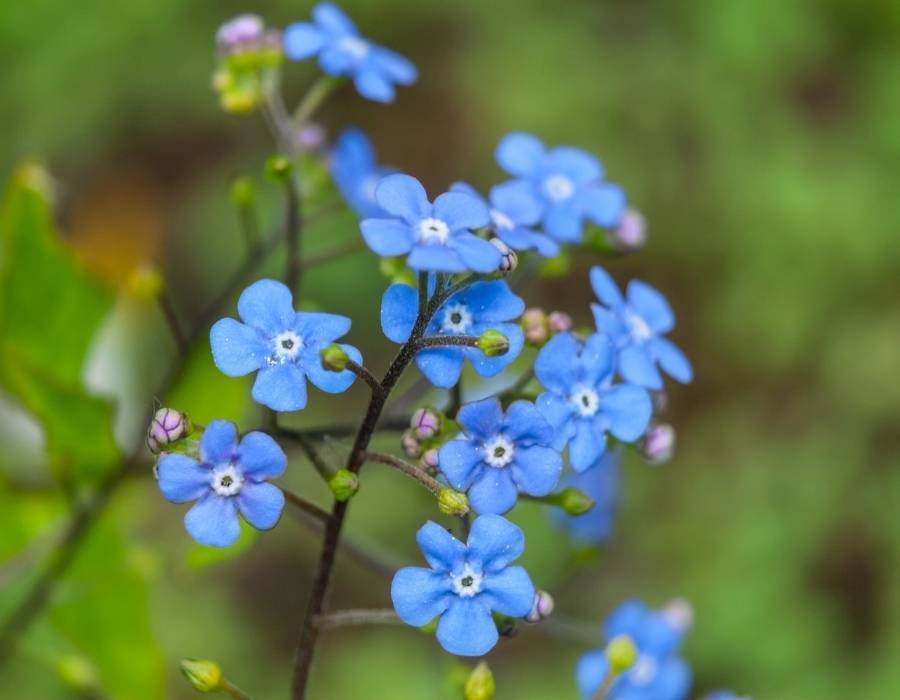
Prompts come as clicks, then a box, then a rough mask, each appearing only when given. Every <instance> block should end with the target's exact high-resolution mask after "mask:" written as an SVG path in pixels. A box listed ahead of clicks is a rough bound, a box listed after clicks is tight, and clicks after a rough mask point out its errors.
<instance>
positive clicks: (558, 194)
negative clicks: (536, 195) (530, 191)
mask: <svg viewBox="0 0 900 700" xmlns="http://www.w3.org/2000/svg"><path fill="white" fill-rule="evenodd" d="M544 193H545V194H546V195H547V198H548V199H550V201H551V202H561V201H563V200H564V199H569V198H570V197H571V196H572V195H573V194H575V183H574V182H572V181H571V180H570V179H569V178H567V177H566V176H565V175H559V174H557V175H551V176H550V177H548V178H547V179H546V180H544Z"/></svg>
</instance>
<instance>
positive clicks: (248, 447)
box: [237, 431, 287, 481]
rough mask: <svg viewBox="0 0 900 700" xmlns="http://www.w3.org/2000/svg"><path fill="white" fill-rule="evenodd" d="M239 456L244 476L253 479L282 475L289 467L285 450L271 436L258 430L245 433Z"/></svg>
mask: <svg viewBox="0 0 900 700" xmlns="http://www.w3.org/2000/svg"><path fill="white" fill-rule="evenodd" d="M237 458H238V464H240V465H241V471H242V472H243V473H244V476H245V477H247V478H248V479H251V480H253V481H261V480H263V479H272V478H274V477H277V476H281V475H282V474H284V470H285V469H286V468H287V456H286V455H285V454H284V450H282V449H281V447H279V446H278V443H277V442H275V440H273V439H272V437H271V436H269V435H267V434H266V433H261V432H258V431H254V432H252V433H247V434H246V435H244V438H243V439H242V440H241V444H240V445H238V449H237Z"/></svg>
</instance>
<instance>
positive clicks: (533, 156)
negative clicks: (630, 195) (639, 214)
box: [495, 133, 625, 243]
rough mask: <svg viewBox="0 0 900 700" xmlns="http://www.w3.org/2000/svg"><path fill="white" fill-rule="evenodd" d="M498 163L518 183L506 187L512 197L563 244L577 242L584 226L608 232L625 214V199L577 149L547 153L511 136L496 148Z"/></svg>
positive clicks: (595, 162) (599, 167)
mask: <svg viewBox="0 0 900 700" xmlns="http://www.w3.org/2000/svg"><path fill="white" fill-rule="evenodd" d="M495 155H496V158H497V162H498V163H499V164H500V166H501V167H502V168H503V169H504V170H506V172H508V173H509V174H510V175H512V176H513V177H515V178H517V179H515V180H513V181H512V182H510V183H507V185H506V186H505V187H507V188H508V190H509V192H508V193H507V195H506V196H508V197H511V196H512V193H513V192H515V193H516V195H517V196H521V197H527V198H529V199H531V200H532V201H533V202H534V203H535V204H536V205H537V206H539V207H540V209H541V212H542V217H541V218H542V222H543V226H544V231H546V232H547V233H548V234H549V235H550V236H552V237H553V238H555V239H556V240H558V241H560V242H562V243H577V242H579V241H580V240H581V238H582V235H583V229H584V220H585V219H587V220H589V221H592V222H593V223H595V224H597V225H598V226H604V227H606V228H611V227H613V226H615V225H616V224H617V223H618V222H619V218H620V217H621V216H622V213H623V212H624V211H625V193H624V192H623V191H622V188H621V187H619V186H618V185H613V184H610V183H608V182H603V181H602V180H601V178H602V177H603V166H602V165H601V164H600V161H599V160H597V159H596V158H594V156H592V155H590V154H589V153H586V152H585V151H582V150H580V149H578V148H572V147H570V146H560V147H558V148H554V149H551V150H549V151H548V150H546V149H545V148H544V144H542V143H541V142H540V141H539V140H538V139H537V138H535V137H534V136H531V135H530V134H521V133H512V134H508V135H507V136H505V137H504V138H503V139H502V140H501V141H500V144H499V145H498V146H497V152H496V154H495Z"/></svg>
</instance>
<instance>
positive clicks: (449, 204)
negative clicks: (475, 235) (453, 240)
mask: <svg viewBox="0 0 900 700" xmlns="http://www.w3.org/2000/svg"><path fill="white" fill-rule="evenodd" d="M433 216H434V217H435V218H437V219H440V220H441V221H443V222H444V223H445V224H447V226H448V227H449V228H450V230H451V231H460V230H463V229H475V228H482V227H483V226H487V225H488V224H489V223H490V221H491V215H490V212H489V211H488V208H487V206H485V204H484V202H483V201H481V199H480V198H478V197H472V196H471V195H468V194H465V193H464V192H444V194H442V195H440V196H439V197H438V198H437V199H435V200H434V212H433Z"/></svg>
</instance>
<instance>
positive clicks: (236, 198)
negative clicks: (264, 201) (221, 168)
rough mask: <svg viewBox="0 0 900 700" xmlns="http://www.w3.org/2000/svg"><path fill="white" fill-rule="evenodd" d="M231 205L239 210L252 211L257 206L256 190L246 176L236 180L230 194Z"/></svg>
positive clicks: (232, 184) (232, 183)
mask: <svg viewBox="0 0 900 700" xmlns="http://www.w3.org/2000/svg"><path fill="white" fill-rule="evenodd" d="M228 197H229V199H231V203H232V204H233V205H234V206H235V207H236V208H238V209H250V208H251V207H253V206H254V205H255V204H256V188H255V187H254V186H253V180H251V179H250V178H249V177H247V176H246V175H241V176H240V177H236V178H234V180H233V181H232V182H231V190H230V192H229V193H228Z"/></svg>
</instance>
